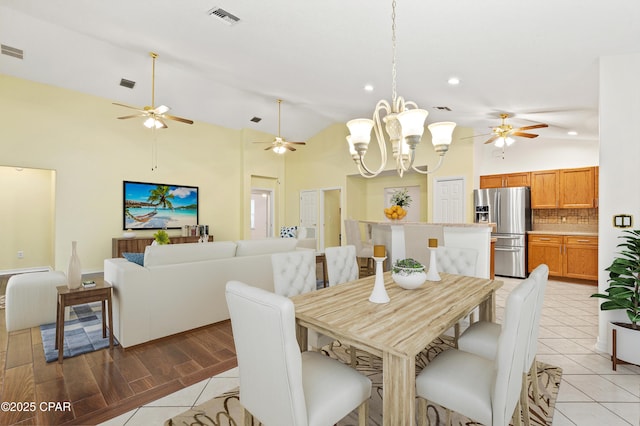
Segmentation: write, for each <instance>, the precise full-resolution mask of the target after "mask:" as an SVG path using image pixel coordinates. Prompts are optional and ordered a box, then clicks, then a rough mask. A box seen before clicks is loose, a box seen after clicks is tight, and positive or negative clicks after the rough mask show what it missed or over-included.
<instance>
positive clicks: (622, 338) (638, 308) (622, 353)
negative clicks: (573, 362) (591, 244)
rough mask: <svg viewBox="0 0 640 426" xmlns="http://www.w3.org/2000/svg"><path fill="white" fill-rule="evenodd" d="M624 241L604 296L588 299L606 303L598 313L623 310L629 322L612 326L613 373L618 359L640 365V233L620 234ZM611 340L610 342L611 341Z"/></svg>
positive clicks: (637, 231)
mask: <svg viewBox="0 0 640 426" xmlns="http://www.w3.org/2000/svg"><path fill="white" fill-rule="evenodd" d="M619 238H622V239H623V240H624V241H623V242H622V243H620V244H618V245H617V247H620V248H621V249H622V250H621V251H620V252H619V253H618V255H619V256H618V257H616V258H615V259H613V263H612V264H611V266H609V267H608V268H606V269H605V270H606V271H609V281H608V283H609V288H607V289H606V290H605V292H606V293H596V294H593V295H591V297H599V298H602V299H606V301H604V302H602V303H601V304H600V310H602V311H610V310H618V309H623V310H625V311H626V313H627V317H628V318H629V322H628V323H626V322H612V323H611V328H612V336H614V335H615V336H616V338H615V340H616V343H617V344H615V345H613V344H612V354H613V369H614V370H615V367H616V362H617V359H620V360H624V361H626V362H630V363H632V364H636V365H640V325H638V323H639V322H640V230H638V229H636V230H633V231H629V230H627V231H623V235H621V236H620V237H619ZM613 340H614V339H613V338H612V341H613Z"/></svg>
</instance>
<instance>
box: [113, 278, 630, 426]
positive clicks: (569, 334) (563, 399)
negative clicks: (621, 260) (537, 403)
mask: <svg viewBox="0 0 640 426" xmlns="http://www.w3.org/2000/svg"><path fill="white" fill-rule="evenodd" d="M499 279H501V280H503V281H504V283H505V285H504V287H503V288H502V289H501V290H500V291H499V292H498V295H497V306H498V308H497V317H498V319H499V320H500V319H501V318H502V310H503V306H504V301H505V299H506V296H507V295H508V293H509V291H510V290H511V289H513V287H515V285H516V284H517V283H518V282H520V280H517V279H511V278H500V277H499ZM596 290H597V288H596V287H595V286H589V285H582V284H572V283H567V282H559V281H553V280H550V281H549V284H548V286H547V291H546V293H545V302H544V308H543V310H542V319H541V323H540V336H539V346H538V359H539V360H540V361H544V362H547V363H549V364H553V365H557V366H560V367H562V369H563V375H562V383H561V385H560V391H559V393H558V399H557V402H556V409H555V414H554V417H553V424H554V426H567V425H577V426H592V425H593V426H604V425H606V426H617V425H624V426H628V425H633V426H640V367H637V366H629V365H626V366H624V365H622V366H621V365H619V366H618V370H617V371H613V370H612V369H611V361H610V358H609V355H608V354H602V353H598V352H596V351H595V349H594V346H595V343H596V338H597V335H598V300H597V299H594V298H590V297H589V296H590V295H591V294H592V293H594V292H595V291H596ZM237 386H238V370H237V368H236V369H233V370H229V371H227V372H225V373H223V374H220V375H218V376H215V377H212V378H210V379H207V380H204V381H202V382H200V383H197V384H195V385H193V386H191V387H189V388H186V389H183V390H181V391H178V392H176V393H174V394H171V395H169V396H166V397H164V398H161V399H159V400H157V401H154V402H152V403H150V404H147V405H145V406H142V407H139V408H137V409H135V410H132V411H130V412H128V413H126V414H123V415H121V416H118V417H116V418H113V419H111V420H109V421H107V422H105V423H102V425H108V426H116V425H118V426H119V425H126V426H137V425H152V424H153V425H161V424H163V423H164V421H165V420H167V419H169V418H170V417H172V416H174V415H176V414H179V413H182V412H184V411H186V410H188V409H189V408H191V407H193V406H195V405H198V404H201V403H202V402H204V401H207V400H208V399H210V398H212V397H213V396H215V395H218V394H220V393H222V392H224V391H226V390H230V389H232V388H234V387H237Z"/></svg>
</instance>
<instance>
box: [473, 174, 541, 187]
mask: <svg viewBox="0 0 640 426" xmlns="http://www.w3.org/2000/svg"><path fill="white" fill-rule="evenodd" d="M530 182H531V173H529V172H521V173H507V174H499V175H484V176H480V189H485V188H511V187H514V186H529V185H530Z"/></svg>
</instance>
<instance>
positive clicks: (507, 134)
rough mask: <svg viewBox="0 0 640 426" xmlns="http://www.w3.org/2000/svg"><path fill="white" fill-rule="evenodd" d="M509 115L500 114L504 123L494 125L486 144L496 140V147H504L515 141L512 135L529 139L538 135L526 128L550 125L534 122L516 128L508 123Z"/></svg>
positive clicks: (540, 127)
mask: <svg viewBox="0 0 640 426" xmlns="http://www.w3.org/2000/svg"><path fill="white" fill-rule="evenodd" d="M508 117H509V114H505V113H502V114H500V118H501V119H502V123H501V124H500V125H499V126H497V127H494V128H493V130H492V132H491V133H488V134H490V135H492V136H491V137H490V138H489V139H488V140H487V141H486V142H485V144H489V143H492V142H494V143H495V146H496V147H498V148H502V147H504V146H505V145H506V146H509V145H511V144H512V143H513V142H514V140H513V138H512V136H516V137H521V138H528V139H532V138H537V137H538V135H536V134H535V133H528V132H524V130H533V129H542V128H544V127H549V125H548V124H544V123H540V124H534V125H531V126H524V127H518V128H516V129H514V128H513V126H512V125H511V124H507V123H506V120H507V118H508ZM479 136H486V135H479Z"/></svg>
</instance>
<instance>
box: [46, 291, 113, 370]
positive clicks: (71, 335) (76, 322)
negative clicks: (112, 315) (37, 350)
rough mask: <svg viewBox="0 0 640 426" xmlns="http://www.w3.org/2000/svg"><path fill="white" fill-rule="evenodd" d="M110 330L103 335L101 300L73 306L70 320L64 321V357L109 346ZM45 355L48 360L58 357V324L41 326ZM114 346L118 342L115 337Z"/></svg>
mask: <svg viewBox="0 0 640 426" xmlns="http://www.w3.org/2000/svg"><path fill="white" fill-rule="evenodd" d="M108 332H109V330H107V337H106V338H103V337H102V304H101V303H100V302H95V303H88V304H84V305H76V306H72V307H71V310H70V312H69V320H67V321H65V322H64V352H63V357H64V358H70V357H74V356H78V355H82V354H86V353H87V352H93V351H97V350H99V349H104V348H108V347H109V333H108ZM40 334H41V335H42V346H43V348H44V357H45V359H46V360H47V362H51V361H55V360H57V359H58V350H57V349H54V347H55V340H56V324H55V323H53V324H44V325H41V326H40ZM113 344H114V346H115V345H117V344H118V342H117V340H116V339H115V337H114V338H113Z"/></svg>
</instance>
